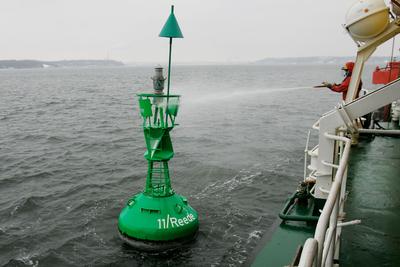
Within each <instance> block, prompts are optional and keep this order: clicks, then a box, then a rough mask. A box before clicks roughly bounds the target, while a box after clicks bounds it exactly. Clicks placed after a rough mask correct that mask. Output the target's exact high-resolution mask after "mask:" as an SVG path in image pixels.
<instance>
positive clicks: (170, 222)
mask: <svg viewBox="0 0 400 267" xmlns="http://www.w3.org/2000/svg"><path fill="white" fill-rule="evenodd" d="M194 220H195V217H194V215H193V214H191V213H189V214H188V215H187V216H186V217H183V218H182V219H177V218H175V217H170V216H169V214H167V218H166V219H157V221H158V229H168V228H169V227H170V226H171V227H172V228H174V227H180V226H184V225H186V224H189V223H191V222H192V221H194Z"/></svg>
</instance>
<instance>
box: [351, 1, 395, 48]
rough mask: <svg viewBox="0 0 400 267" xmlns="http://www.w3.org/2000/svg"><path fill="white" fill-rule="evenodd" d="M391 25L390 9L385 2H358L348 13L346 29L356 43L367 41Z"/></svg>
mask: <svg viewBox="0 0 400 267" xmlns="http://www.w3.org/2000/svg"><path fill="white" fill-rule="evenodd" d="M388 24H389V8H388V7H387V6H386V4H385V2H384V0H357V1H356V2H355V3H354V4H353V5H352V6H351V7H350V9H349V10H348V11H347V14H346V28H347V29H348V30H349V32H350V34H351V36H352V37H353V38H354V40H356V41H367V40H369V39H371V38H373V37H375V36H377V35H378V34H380V33H381V32H383V31H384V30H385V29H386V27H387V26H388Z"/></svg>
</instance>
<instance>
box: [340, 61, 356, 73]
mask: <svg viewBox="0 0 400 267" xmlns="http://www.w3.org/2000/svg"><path fill="white" fill-rule="evenodd" d="M353 68H354V62H353V61H348V62H346V64H344V66H343V67H342V70H346V71H349V72H352V71H353Z"/></svg>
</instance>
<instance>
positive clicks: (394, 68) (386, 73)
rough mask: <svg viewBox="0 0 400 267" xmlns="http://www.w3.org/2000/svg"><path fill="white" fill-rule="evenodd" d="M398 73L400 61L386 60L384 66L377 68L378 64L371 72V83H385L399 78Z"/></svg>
mask: <svg viewBox="0 0 400 267" xmlns="http://www.w3.org/2000/svg"><path fill="white" fill-rule="evenodd" d="M399 74H400V62H398V61H392V62H388V63H387V64H386V67H384V68H379V66H376V69H375V71H374V72H373V74H372V83H373V84H387V83H390V82H391V81H394V80H396V79H397V78H399Z"/></svg>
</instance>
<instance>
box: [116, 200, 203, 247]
mask: <svg viewBox="0 0 400 267" xmlns="http://www.w3.org/2000/svg"><path fill="white" fill-rule="evenodd" d="M198 228H199V221H198V215H197V212H196V211H195V210H194V209H193V208H192V207H191V206H190V205H188V203H187V200H186V198H184V197H183V196H180V195H178V194H173V195H170V196H166V197H154V196H149V195H146V194H145V193H141V194H138V195H135V196H134V197H133V198H131V199H130V200H129V201H128V203H127V205H126V207H125V208H124V209H123V210H122V211H121V214H120V216H119V220H118V229H119V232H120V236H121V238H122V239H123V241H125V242H126V243H127V244H128V245H130V246H133V247H136V248H138V249H141V250H150V251H154V250H159V249H170V248H175V247H178V246H181V245H182V244H183V243H186V242H189V241H191V240H193V238H194V237H195V236H196V233H197V231H198Z"/></svg>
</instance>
